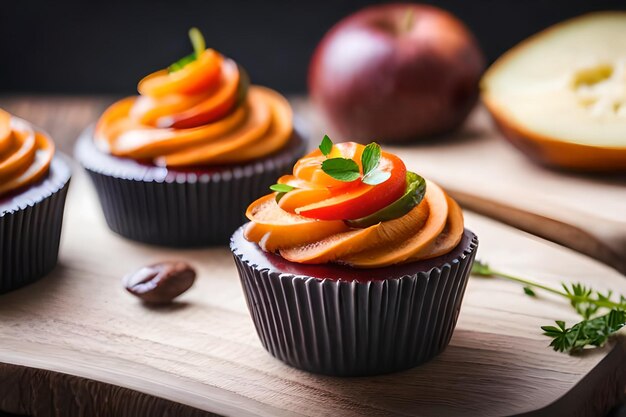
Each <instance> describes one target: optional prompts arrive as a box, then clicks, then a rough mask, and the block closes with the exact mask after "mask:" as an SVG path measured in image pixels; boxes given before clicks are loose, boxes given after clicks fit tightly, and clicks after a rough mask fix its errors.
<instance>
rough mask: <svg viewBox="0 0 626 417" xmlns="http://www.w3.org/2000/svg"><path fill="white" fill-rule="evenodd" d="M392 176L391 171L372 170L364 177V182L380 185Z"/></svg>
mask: <svg viewBox="0 0 626 417" xmlns="http://www.w3.org/2000/svg"><path fill="white" fill-rule="evenodd" d="M390 177H391V172H389V171H380V170H378V169H377V170H375V171H370V173H369V174H367V175H365V176H364V177H363V182H364V183H365V184H368V185H378V184H382V183H383V182H385V181H387V180H388V179H389V178H390Z"/></svg>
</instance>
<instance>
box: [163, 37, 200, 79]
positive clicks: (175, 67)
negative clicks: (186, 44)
mask: <svg viewBox="0 0 626 417" xmlns="http://www.w3.org/2000/svg"><path fill="white" fill-rule="evenodd" d="M189 40H190V41H191V45H193V53H191V54H189V55H186V56H184V57H182V58H181V59H179V60H178V61H176V62H174V63H173V64H172V65H170V66H169V67H167V72H169V73H172V72H176V71H179V70H181V69H183V68H184V67H185V66H186V65H187V64H190V63H192V62H193V61H195V60H196V59H198V57H199V56H200V54H202V53H203V52H204V50H205V49H206V43H205V42H204V36H202V32H200V30H199V29H198V28H195V27H194V28H191V29H189Z"/></svg>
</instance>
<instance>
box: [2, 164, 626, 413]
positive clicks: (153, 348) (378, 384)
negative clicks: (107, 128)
mask: <svg viewBox="0 0 626 417" xmlns="http://www.w3.org/2000/svg"><path fill="white" fill-rule="evenodd" d="M73 181H74V182H73V185H72V189H71V190H70V197H69V204H68V207H67V217H66V224H65V229H64V238H63V242H62V251H61V257H60V264H59V266H58V267H57V268H56V270H55V271H54V272H53V273H52V274H51V275H50V276H48V277H47V278H45V279H44V280H42V281H40V282H38V283H36V284H34V285H31V286H29V287H26V288H24V289H22V290H19V291H16V292H14V293H10V294H7V295H4V296H2V297H0V318H1V320H0V334H1V335H2V343H0V363H4V364H9V365H14V366H19V367H26V368H24V370H23V371H22V372H20V373H19V376H20V377H19V381H15V377H13V378H7V374H6V372H7V368H6V367H2V368H0V372H2V373H3V375H2V376H1V377H0V387H2V388H0V390H5V392H6V390H7V389H11V388H15V387H17V386H21V387H30V388H26V389H35V390H36V386H37V385H36V384H37V381H40V380H41V379H40V378H41V374H40V373H38V372H39V371H37V370H38V369H41V370H45V371H49V372H52V373H54V374H69V375H73V376H75V377H78V378H79V379H77V380H76V384H78V385H79V386H80V385H81V384H90V383H91V382H90V381H99V382H101V383H104V384H108V385H110V386H116V387H122V388H125V389H127V390H130V391H124V390H122V391H120V392H131V391H137V392H141V393H144V394H147V395H149V396H152V397H154V398H156V397H159V398H163V399H165V400H168V401H173V402H176V403H180V404H184V405H187V406H190V407H193V408H196V409H199V410H204V411H208V412H211V413H216V414H224V415H267V416H270V415H272V416H273V415H333V414H337V413H341V414H342V415H390V414H392V415H421V416H431V415H451V416H453V415H463V416H471V415H477V416H478V415H481V416H497V415H508V414H516V413H534V414H533V415H555V414H552V413H554V411H555V410H558V412H560V413H562V412H565V411H567V414H562V415H581V416H583V415H596V414H598V413H599V412H603V411H606V410H608V409H609V407H610V406H611V405H613V404H614V403H615V402H617V401H618V400H619V399H620V398H621V393H623V389H624V386H625V384H626V375H624V374H625V372H624V369H626V352H625V350H624V343H623V340H621V339H618V341H617V342H616V343H614V344H611V345H610V346H607V347H605V348H603V349H600V350H597V351H595V352H592V353H589V354H586V355H582V356H568V355H564V354H560V353H555V352H552V351H551V350H549V349H548V348H547V346H546V345H547V342H548V340H547V339H546V338H545V337H543V336H542V335H541V334H540V331H539V326H540V325H542V324H547V323H549V322H550V321H551V320H552V319H555V318H562V319H566V320H569V321H571V320H574V319H576V317H575V316H574V315H573V314H572V313H571V312H570V309H569V307H568V306H566V305H565V304H564V303H562V302H561V301H557V300H553V299H551V298H547V297H546V298H545V299H541V300H533V299H530V298H529V297H527V296H525V295H524V294H523V293H522V291H521V289H520V288H519V287H518V286H516V285H514V284H509V283H508V282H502V281H498V280H492V279H482V278H472V279H471V281H470V284H469V287H468V290H467V294H466V299H465V301H464V304H463V307H462V310H461V316H460V319H459V324H458V328H457V331H456V332H455V334H454V336H453V339H452V343H451V346H450V347H449V348H448V349H447V350H446V351H445V352H444V353H443V354H442V355H441V356H440V357H438V358H437V359H435V360H434V361H433V362H430V363H428V364H426V365H424V366H422V367H419V368H416V369H413V370H411V371H408V372H402V373H398V374H392V375H387V376H382V377H377V378H354V379H339V378H329V377H321V376H317V375H312V374H307V373H304V372H301V371H297V370H295V369H291V368H289V367H287V366H285V365H283V364H282V363H280V362H278V361H277V360H275V359H273V358H272V357H271V356H270V355H269V354H267V352H265V351H264V350H263V348H262V347H261V344H260V342H259V340H258V338H257V336H256V334H255V333H254V328H253V325H252V322H251V319H250V317H249V315H248V312H247V310H246V306H245V302H244V299H243V295H242V291H241V288H240V284H239V279H238V276H237V273H236V270H235V267H234V263H233V261H232V259H231V255H230V253H229V251H228V250H227V249H226V248H214V249H207V250H193V251H188V250H187V251H183V250H168V249H161V248H154V247H149V246H145V245H140V244H136V243H132V242H130V241H127V240H124V239H121V238H119V237H118V236H116V235H114V234H113V233H112V232H110V231H109V230H108V229H107V228H106V226H105V224H104V220H103V218H102V215H101V213H100V210H99V207H98V206H97V202H96V198H95V193H94V191H93V190H92V189H91V187H90V184H89V183H88V182H87V178H86V177H85V175H84V174H83V173H82V172H80V171H77V173H76V175H75V178H74V179H73ZM467 217H468V219H467V223H468V226H469V227H470V228H471V229H472V230H474V231H475V232H476V233H477V234H478V235H479V236H480V240H481V249H480V253H479V255H480V256H482V257H483V258H486V259H489V260H491V261H493V263H494V264H495V265H496V266H498V267H500V268H504V269H507V270H513V271H523V272H525V273H527V274H529V275H532V276H535V277H536V278H537V279H540V280H541V281H543V282H551V283H557V282H558V281H559V280H560V279H561V277H568V278H569V279H571V280H580V281H583V282H593V283H594V285H596V286H598V287H599V288H600V289H604V288H609V287H610V288H613V289H614V290H617V291H621V292H624V293H626V281H625V280H624V277H622V276H621V275H619V274H618V273H616V272H615V271H613V270H612V269H610V268H608V267H606V266H603V265H600V264H598V263H597V262H595V261H592V260H590V259H588V258H585V257H581V256H580V255H577V254H575V253H573V252H571V251H569V250H566V249H562V248H560V247H557V246H556V245H554V244H549V243H546V242H543V241H541V240H539V239H537V238H533V237H531V236H528V235H525V234H523V233H520V232H518V231H516V230H514V229H511V228H509V227H506V226H502V225H500V224H499V223H496V222H493V221H491V220H487V219H485V218H483V217H479V216H476V215H473V214H470V213H468V216H467ZM169 258H181V259H185V260H187V261H189V262H190V263H191V264H193V265H195V266H196V267H197V269H198V272H199V279H198V280H197V284H196V285H195V286H194V287H193V288H192V290H190V291H189V292H188V293H186V294H184V296H183V297H182V298H181V300H180V302H178V303H176V304H174V305H172V306H170V307H165V308H158V309H151V308H146V307H145V306H143V305H142V304H141V303H139V302H138V300H137V299H135V298H134V297H132V296H130V295H129V294H127V293H126V292H125V290H124V289H123V287H122V285H121V282H120V280H121V277H122V276H123V275H125V274H126V273H128V272H129V271H132V270H134V269H135V268H137V267H139V266H142V265H144V264H147V263H152V262H155V261H159V260H163V259H169ZM598 278H601V279H598ZM542 298H543V297H542ZM29 369H31V370H33V371H32V372H31V371H29ZM47 378H52V377H47ZM54 378H60V377H59V376H56V375H55V376H54ZM44 380H45V379H44ZM5 384H8V385H5ZM33 384H35V385H33ZM32 387H35V388H32ZM49 387H50V397H46V396H43V397H42V398H41V401H42V402H43V403H44V404H51V402H48V399H54V398H69V397H67V384H60V385H55V386H49ZM76 389H79V388H76ZM80 390H81V392H83V393H85V396H84V397H83V398H81V403H82V407H83V408H82V409H90V408H89V407H95V406H96V405H95V404H98V403H99V401H103V397H101V396H100V395H101V394H100V393H101V391H100V390H91V391H90V390H89V389H83V388H80ZM89 392H91V395H88V393H89ZM102 392H106V391H102ZM102 395H105V394H102ZM70 397H71V396H70ZM7 398H10V396H9V397H7V396H4V398H2V399H0V409H4V410H7V411H10V412H27V413H33V415H34V416H39V415H40V414H41V413H40V411H38V410H40V408H39V407H41V406H40V405H38V404H36V403H34V404H31V405H28V404H27V403H24V402H20V403H18V404H17V405H16V404H15V402H11V401H10V400H7ZM104 398H106V401H109V400H111V401H114V402H115V401H120V402H124V401H128V400H129V399H128V398H127V396H125V395H119V396H111V397H106V396H105V397H104ZM54 404H56V405H55V407H56V409H57V410H58V411H56V412H55V413H54V414H41V415H54V416H71V415H82V414H80V413H79V411H77V410H78V409H76V408H75V404H74V403H73V402H72V401H69V400H68V401H67V403H65V404H64V403H63V402H62V401H59V402H58V404H57V403H54ZM303 404H308V406H307V407H304V406H303ZM16 407H17V408H16ZM564 407H565V408H564ZM102 415H106V416H108V415H114V414H106V413H104V412H103V414H102ZM182 415H187V414H184V413H183V414H182ZM189 415H193V414H189Z"/></svg>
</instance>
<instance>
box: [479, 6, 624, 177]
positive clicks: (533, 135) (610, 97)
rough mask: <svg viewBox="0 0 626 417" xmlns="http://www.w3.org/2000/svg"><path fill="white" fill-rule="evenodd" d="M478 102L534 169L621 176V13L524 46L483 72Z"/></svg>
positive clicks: (554, 30) (596, 16)
mask: <svg viewBox="0 0 626 417" xmlns="http://www.w3.org/2000/svg"><path fill="white" fill-rule="evenodd" d="M482 97H483V101H484V102H485V104H486V106H487V108H488V109H489V111H490V112H491V114H492V115H493V117H494V119H495V120H496V122H497V124H498V125H499V126H500V128H501V130H502V132H503V133H504V135H505V136H506V137H507V138H508V139H509V140H510V141H511V142H512V143H513V144H514V145H515V146H517V147H518V148H520V149H521V150H522V151H524V152H525V153H527V154H528V155H529V156H530V157H531V158H533V159H535V160H537V161H538V162H541V163H543V164H547V165H551V166H557V167H564V168H569V169H581V170H597V171H608V170H621V171H626V13H620V12H603V13H593V14H589V15H585V16H582V17H579V18H575V19H572V20H569V21H566V22H563V23H560V24H557V25H555V26H553V27H551V28H549V29H547V30H545V31H543V32H540V33H539V34H537V35H535V36H533V37H531V38H529V39H528V40H526V41H524V42H522V43H521V44H519V45H517V46H516V47H514V48H513V49H511V50H510V51H508V52H507V53H506V54H504V55H503V56H502V57H501V58H500V59H498V60H497V61H496V62H495V63H494V64H493V65H492V67H491V68H490V69H489V70H488V71H487V73H486V74H485V76H484V78H483V80H482Z"/></svg>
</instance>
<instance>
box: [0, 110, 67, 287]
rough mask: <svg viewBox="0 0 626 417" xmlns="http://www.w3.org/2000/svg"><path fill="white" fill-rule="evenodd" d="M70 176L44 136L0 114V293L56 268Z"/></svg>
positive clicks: (34, 279)
mask: <svg viewBox="0 0 626 417" xmlns="http://www.w3.org/2000/svg"><path fill="white" fill-rule="evenodd" d="M70 176H71V170H70V167H69V165H68V163H67V162H66V160H64V158H62V157H60V156H59V155H55V148H54V143H53V142H52V140H51V139H50V137H49V136H48V135H46V134H45V133H43V132H41V131H39V130H37V129H36V128H35V127H33V126H32V125H31V124H30V123H28V122H26V121H25V120H22V119H19V118H17V117H14V116H12V115H10V114H9V113H7V112H5V111H3V110H0V294H1V293H4V292H7V291H11V290H14V289H16V288H19V287H22V286H24V285H26V284H29V283H31V282H33V281H36V280H38V279H39V278H42V277H43V276H44V275H46V274H47V273H48V272H50V271H51V270H52V269H53V268H54V266H55V265H56V263H57V256H58V253H59V241H60V238H61V226H62V223H63V209H64V207H65V197H66V195H67V189H68V187H69V181H70Z"/></svg>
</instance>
